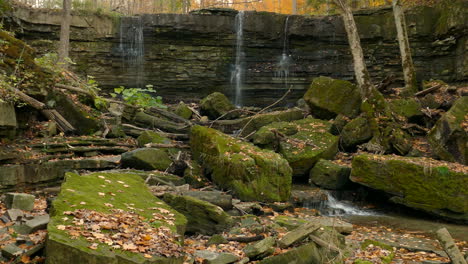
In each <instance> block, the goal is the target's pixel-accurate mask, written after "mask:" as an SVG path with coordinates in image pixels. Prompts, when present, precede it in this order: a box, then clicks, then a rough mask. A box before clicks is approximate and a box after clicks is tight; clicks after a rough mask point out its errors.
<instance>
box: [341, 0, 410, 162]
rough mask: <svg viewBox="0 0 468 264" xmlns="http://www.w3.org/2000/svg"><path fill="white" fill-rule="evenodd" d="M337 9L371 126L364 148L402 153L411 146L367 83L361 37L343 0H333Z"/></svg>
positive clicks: (381, 100)
mask: <svg viewBox="0 0 468 264" xmlns="http://www.w3.org/2000/svg"><path fill="white" fill-rule="evenodd" d="M333 1H334V3H335V4H336V5H337V6H338V7H339V9H340V10H341V15H342V17H343V22H344V26H345V29H346V33H347V35H348V42H349V46H350V49H351V54H352V56H353V66H354V74H355V77H356V82H357V83H358V86H359V92H360V94H361V99H362V105H361V110H362V112H363V113H364V114H365V115H366V117H367V119H368V121H369V124H370V127H371V129H372V134H373V137H372V140H371V142H370V143H368V149H372V150H373V151H377V149H378V150H379V152H382V153H385V152H392V151H393V150H396V152H398V153H399V154H406V153H408V151H409V150H410V148H411V144H409V143H408V139H407V135H406V133H405V132H403V131H402V130H401V128H400V126H399V124H398V123H397V122H396V120H395V118H394V116H393V113H392V111H391V110H390V108H389V106H388V104H387V102H386V101H385V98H384V97H383V95H382V94H381V93H380V92H379V91H378V90H377V89H376V87H375V86H374V85H373V84H372V83H371V81H370V76H369V72H368V71H367V67H366V63H365V60H364V53H363V51H362V46H361V39H360V38H359V33H358V30H357V26H356V22H355V21H354V17H353V13H352V11H351V8H350V7H349V5H348V4H347V3H346V0H333Z"/></svg>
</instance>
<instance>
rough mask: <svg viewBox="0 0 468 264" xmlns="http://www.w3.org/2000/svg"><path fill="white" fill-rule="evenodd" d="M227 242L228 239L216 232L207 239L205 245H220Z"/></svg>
mask: <svg viewBox="0 0 468 264" xmlns="http://www.w3.org/2000/svg"><path fill="white" fill-rule="evenodd" d="M227 243H229V241H228V240H227V239H226V238H225V237H224V236H222V235H219V234H216V235H213V236H212V237H210V239H208V242H206V245H207V246H211V245H220V244H227Z"/></svg>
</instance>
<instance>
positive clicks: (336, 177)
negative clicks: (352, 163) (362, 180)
mask: <svg viewBox="0 0 468 264" xmlns="http://www.w3.org/2000/svg"><path fill="white" fill-rule="evenodd" d="M350 174H351V168H350V167H346V166H342V165H339V164H336V163H334V162H333V161H330V160H323V159H321V160H319V161H318V162H317V164H315V166H314V167H313V168H312V170H310V175H309V179H310V181H311V182H313V183H314V184H315V185H318V186H320V187H322V188H325V189H332V190H340V189H343V188H345V187H346V186H347V185H348V184H349V183H350V181H349V175H350Z"/></svg>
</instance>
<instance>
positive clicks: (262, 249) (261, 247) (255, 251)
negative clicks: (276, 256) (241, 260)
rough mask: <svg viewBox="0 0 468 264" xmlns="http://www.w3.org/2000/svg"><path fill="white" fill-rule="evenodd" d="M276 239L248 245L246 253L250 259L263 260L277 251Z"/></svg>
mask: <svg viewBox="0 0 468 264" xmlns="http://www.w3.org/2000/svg"><path fill="white" fill-rule="evenodd" d="M275 243H276V239H275V238H274V237H267V238H265V239H263V240H261V241H259V242H256V243H253V244H250V245H247V246H246V247H245V248H244V253H245V255H246V256H247V257H249V259H252V260H255V259H263V258H265V257H268V256H269V255H271V254H273V252H274V251H275V248H274V246H275Z"/></svg>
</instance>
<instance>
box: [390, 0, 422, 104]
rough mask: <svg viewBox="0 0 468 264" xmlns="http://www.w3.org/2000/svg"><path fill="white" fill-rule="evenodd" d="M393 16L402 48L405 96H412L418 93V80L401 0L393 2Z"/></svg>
mask: <svg viewBox="0 0 468 264" xmlns="http://www.w3.org/2000/svg"><path fill="white" fill-rule="evenodd" d="M393 15H394V16H395V25H396V29H397V36H398V44H399V46H400V53H401V64H402V66H403V76H404V78H405V90H404V94H405V95H406V96H411V95H414V93H416V92H417V91H418V83H417V80H416V71H415V70H414V65H413V58H411V49H410V45H409V39H408V32H407V30H406V29H407V28H406V19H405V13H404V11H403V7H402V5H401V2H400V0H393Z"/></svg>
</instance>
